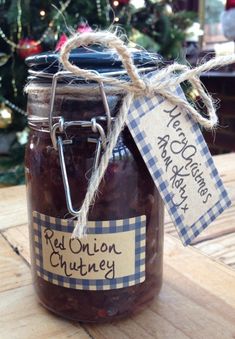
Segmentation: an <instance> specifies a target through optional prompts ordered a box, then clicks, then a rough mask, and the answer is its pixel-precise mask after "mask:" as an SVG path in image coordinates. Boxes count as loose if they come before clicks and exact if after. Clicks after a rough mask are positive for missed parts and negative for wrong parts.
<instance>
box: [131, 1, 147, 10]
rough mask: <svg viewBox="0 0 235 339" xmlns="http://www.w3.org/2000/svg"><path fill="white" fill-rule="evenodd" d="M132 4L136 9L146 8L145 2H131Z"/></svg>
mask: <svg viewBox="0 0 235 339" xmlns="http://www.w3.org/2000/svg"><path fill="white" fill-rule="evenodd" d="M131 4H132V5H133V6H135V7H136V8H141V7H144V6H145V1H144V0H131Z"/></svg>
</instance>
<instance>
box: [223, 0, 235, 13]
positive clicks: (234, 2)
mask: <svg viewBox="0 0 235 339" xmlns="http://www.w3.org/2000/svg"><path fill="white" fill-rule="evenodd" d="M234 7H235V0H227V1H226V5H225V8H226V10H227V11H228V10H229V9H231V8H234Z"/></svg>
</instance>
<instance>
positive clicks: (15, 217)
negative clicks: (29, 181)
mask: <svg viewBox="0 0 235 339" xmlns="http://www.w3.org/2000/svg"><path fill="white" fill-rule="evenodd" d="M0 211H1V219H0V220H1V221H0V230H2V229H5V228H7V227H13V226H17V225H22V224H26V223H27V222H28V216H27V207H26V190H25V186H23V185H22V186H13V187H6V188H1V189H0Z"/></svg>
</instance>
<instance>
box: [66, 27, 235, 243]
mask: <svg viewBox="0 0 235 339" xmlns="http://www.w3.org/2000/svg"><path fill="white" fill-rule="evenodd" d="M91 44H100V45H104V46H106V47H108V48H110V49H114V50H116V52H117V54H118V55H119V57H120V59H121V61H122V63H123V66H124V67H125V69H126V71H127V74H128V75H129V77H130V81H126V80H120V79H117V78H114V77H107V76H103V75H102V74H97V73H94V72H92V71H90V70H86V69H82V68H80V67H78V66H76V65H73V64H71V62H70V61H69V53H70V51H71V50H72V49H73V48H75V47H80V46H88V45H91ZM60 61H61V63H62V64H63V66H64V68H65V69H66V70H67V71H70V72H71V73H73V74H74V75H76V76H78V77H82V78H84V79H86V80H90V81H91V80H93V81H96V82H98V83H100V82H103V83H104V84H109V85H112V86H115V87H117V88H119V89H122V90H124V91H125V92H126V93H127V94H126V95H125V96H124V98H123V101H122V105H121V108H120V110H119V113H118V115H117V117H116V120H115V123H114V124H113V126H112V129H111V130H110V132H109V134H108V135H107V140H108V144H107V147H106V150H105V152H104V153H103V155H102V157H101V160H100V163H99V165H98V167H97V169H96V170H94V171H93V173H92V176H91V179H90V182H89V185H88V189H87V192H86V196H85V199H84V201H83V203H82V206H81V209H80V211H79V213H78V216H77V223H76V227H75V228H74V231H73V235H72V237H74V238H77V237H79V238H80V237H82V236H83V235H84V234H85V233H86V224H87V216H88V212H89V208H90V206H91V205H92V203H93V202H94V199H95V194H96V191H97V189H98V187H99V184H100V182H101V180H102V178H103V176H104V174H105V171H106V168H107V166H108V163H109V159H110V157H111V156H112V151H113V148H114V147H115V145H116V142H117V139H118V136H119V134H120V133H121V131H122V129H123V127H124V125H125V122H126V119H127V114H128V111H129V108H130V105H131V103H132V101H133V99H134V96H136V95H146V96H152V95H156V94H159V95H161V96H163V97H164V98H166V99H167V100H169V101H170V102H171V103H172V104H174V105H177V106H179V107H180V108H181V109H182V110H184V111H185V112H187V113H188V114H190V115H191V116H192V118H193V119H194V120H195V121H197V122H198V123H199V124H200V125H201V126H203V127H204V128H206V129H213V128H215V127H216V125H217V123H218V118H217V115H216V110H215V107H214V105H213V101H212V98H211V97H210V95H209V94H208V93H207V92H206V90H205V88H204V87H203V84H202V83H201V81H200V79H199V75H200V74H201V73H202V72H206V71H209V70H210V69H214V68H218V67H221V66H225V65H229V64H232V63H235V54H233V55H229V56H222V57H217V58H214V59H211V60H209V61H208V62H206V63H204V64H201V65H200V66H198V67H195V68H189V67H188V66H185V65H180V64H177V63H174V64H172V65H169V66H167V67H165V68H163V69H161V70H159V71H158V72H157V73H156V74H155V75H154V76H153V77H151V78H150V79H146V78H141V77H140V76H139V74H138V70H137V68H136V66H135V65H134V63H133V60H132V57H131V54H130V51H129V49H128V48H127V46H126V45H125V44H124V42H123V41H122V40H121V39H120V38H119V37H117V36H116V35H115V34H114V33H111V32H87V33H82V34H76V35H74V36H72V37H71V38H70V39H69V40H68V41H67V42H66V43H65V44H64V45H63V47H62V49H61V53H60ZM176 73H177V74H176ZM185 80H187V81H189V82H190V83H191V85H192V86H193V88H195V89H196V90H197V91H198V93H199V95H200V97H201V100H202V101H203V103H204V105H205V107H206V108H207V117H203V116H202V115H201V114H200V113H198V112H197V110H196V109H195V108H194V107H193V106H191V105H190V103H189V102H188V101H187V100H184V99H183V98H180V97H179V96H177V95H176V94H174V93H173V92H172V91H171V89H172V88H176V87H177V86H178V85H180V84H181V83H182V82H184V81H185Z"/></svg>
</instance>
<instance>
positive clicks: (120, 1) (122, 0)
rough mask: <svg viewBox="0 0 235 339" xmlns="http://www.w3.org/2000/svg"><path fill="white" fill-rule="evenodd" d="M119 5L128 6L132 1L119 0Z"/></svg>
mask: <svg viewBox="0 0 235 339" xmlns="http://www.w3.org/2000/svg"><path fill="white" fill-rule="evenodd" d="M118 2H119V5H128V4H129V2H130V0H118Z"/></svg>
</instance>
